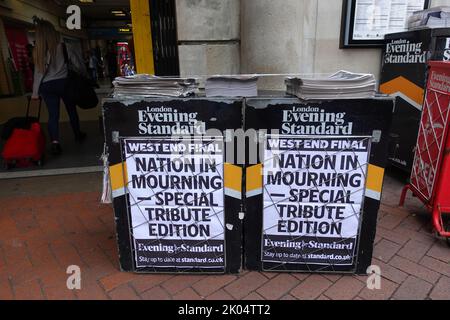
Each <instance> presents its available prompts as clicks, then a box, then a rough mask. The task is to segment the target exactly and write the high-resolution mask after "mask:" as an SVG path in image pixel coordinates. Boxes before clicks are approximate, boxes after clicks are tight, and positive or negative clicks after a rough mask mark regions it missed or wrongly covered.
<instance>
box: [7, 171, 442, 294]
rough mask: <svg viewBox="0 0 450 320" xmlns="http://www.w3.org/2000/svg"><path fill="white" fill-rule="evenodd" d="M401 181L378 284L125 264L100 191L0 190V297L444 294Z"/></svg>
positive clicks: (381, 228)
mask: <svg viewBox="0 0 450 320" xmlns="http://www.w3.org/2000/svg"><path fill="white" fill-rule="evenodd" d="M2 183H3V182H0V190H2ZM40 183H41V182H40ZM27 184H28V185H30V184H32V183H31V182H29V181H28V182H27ZM401 187H402V183H401V182H400V181H399V179H397V178H395V177H392V176H387V177H386V179H385V185H384V193H383V201H382V205H381V208H380V212H379V223H378V227H377V237H376V244H375V247H374V254H373V261H372V263H373V264H376V265H378V266H380V268H381V272H382V281H381V289H380V290H369V289H368V288H367V286H366V279H367V277H364V276H352V275H334V274H333V275H331V274H322V275H318V274H302V273H298V274H296V273H290V274H288V273H267V272H243V273H242V274H240V275H223V276H217V275H214V276H205V275H171V274H158V275H138V274H130V273H124V272H120V271H119V268H118V261H117V247H116V242H115V231H114V219H113V212H112V208H111V207H110V206H108V205H101V204H99V202H98V199H99V192H98V191H95V192H92V191H90V192H73V193H65V194H58V193H57V192H53V191H52V193H50V194H44V195H42V194H39V193H37V192H30V193H24V192H21V193H20V194H19V195H0V299H2V300H3V299H126V300H133V299H185V300H200V299H205V300H232V299H245V300H248V299H250V300H260V299H282V300H295V299H321V300H322V299H324V300H329V299H356V300H360V299H364V300H372V299H443V300H448V299H450V248H448V247H447V245H446V244H445V241H443V240H440V239H437V238H435V237H434V236H433V235H432V234H431V225H430V219H429V215H428V214H427V212H426V211H425V210H424V209H423V207H422V205H421V204H420V203H419V202H418V201H417V200H416V199H414V198H412V197H411V196H409V197H408V199H407V201H406V207H405V208H399V207H398V206H397V202H398V199H399V194H400V191H401ZM18 188H19V189H20V186H19V187H18ZM36 193H37V194H36ZM24 194H26V195H24ZM69 265H78V266H80V268H81V276H82V280H81V289H80V290H68V289H67V287H66V281H67V277H68V275H67V274H66V268H67V266H69Z"/></svg>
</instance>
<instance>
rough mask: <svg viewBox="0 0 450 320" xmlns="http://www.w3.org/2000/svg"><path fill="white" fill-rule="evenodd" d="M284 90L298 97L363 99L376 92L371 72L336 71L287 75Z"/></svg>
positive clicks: (371, 96) (370, 96)
mask: <svg viewBox="0 0 450 320" xmlns="http://www.w3.org/2000/svg"><path fill="white" fill-rule="evenodd" d="M285 83H286V92H287V93H288V94H292V95H295V96H297V97H299V98H300V99H304V100H309V99H365V98H373V97H374V96H375V94H376V87H377V85H376V80H375V76H374V75H373V74H366V73H353V72H349V71H343V70H341V71H338V72H336V73H334V74H332V75H326V76H323V75H318V76H314V77H304V78H303V77H302V78H298V77H289V78H286V80H285Z"/></svg>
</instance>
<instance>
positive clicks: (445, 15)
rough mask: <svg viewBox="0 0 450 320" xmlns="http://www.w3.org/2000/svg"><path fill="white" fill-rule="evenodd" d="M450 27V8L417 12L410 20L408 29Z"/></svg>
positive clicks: (444, 7)
mask: <svg viewBox="0 0 450 320" xmlns="http://www.w3.org/2000/svg"><path fill="white" fill-rule="evenodd" d="M426 27H428V28H446V27H450V6H439V7H434V8H430V9H426V10H421V11H416V12H414V14H413V15H412V16H411V17H409V19H408V29H410V30H412V29H420V28H426Z"/></svg>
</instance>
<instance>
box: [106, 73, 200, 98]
mask: <svg viewBox="0 0 450 320" xmlns="http://www.w3.org/2000/svg"><path fill="white" fill-rule="evenodd" d="M113 85H114V90H113V97H115V98H119V97H125V96H126V97H129V96H133V97H142V98H145V97H161V96H166V97H188V96H192V95H195V93H197V92H198V81H197V79H194V78H175V77H157V76H152V75H148V74H137V75H133V76H128V77H117V78H116V79H114V81H113Z"/></svg>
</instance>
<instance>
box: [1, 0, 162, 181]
mask: <svg viewBox="0 0 450 320" xmlns="http://www.w3.org/2000/svg"><path fill="white" fill-rule="evenodd" d="M73 4H76V5H77V6H78V7H79V8H80V9H81V12H80V13H81V29H80V30H76V29H75V30H68V28H67V27H66V22H67V21H68V18H70V16H71V14H73V12H69V9H68V8H69V6H70V5H73ZM154 6H156V8H154V9H158V8H157V4H154ZM154 14H157V10H155V13H154ZM34 17H38V18H44V19H46V20H48V21H50V22H52V24H53V25H54V26H55V28H56V29H57V30H58V31H59V32H60V33H61V35H62V38H63V40H64V42H65V43H66V46H67V47H68V48H70V50H73V51H75V52H76V53H77V55H79V56H80V57H82V59H83V60H84V62H85V64H86V68H87V70H88V71H89V75H90V76H91V78H92V80H93V81H95V82H96V83H97V86H96V89H95V90H96V93H97V96H98V98H99V105H98V106H97V107H96V108H93V109H89V110H82V109H79V108H78V113H79V117H80V121H81V129H82V130H83V131H84V132H86V134H87V139H86V140H85V141H84V142H83V143H82V144H80V143H77V142H75V139H74V137H73V134H72V132H71V128H70V125H69V122H68V116H67V113H66V110H65V108H64V106H63V103H62V102H61V114H60V130H61V147H62V150H63V152H62V154H61V155H58V156H52V155H51V154H50V152H49V150H47V152H46V155H45V159H44V162H43V164H42V165H41V166H29V167H26V168H20V166H17V167H15V168H12V169H11V168H6V166H5V165H2V167H1V168H0V178H12V177H23V176H26V177H28V176H35V175H51V174H60V173H75V172H89V171H99V170H101V162H100V157H101V154H102V152H103V128H102V114H101V113H102V111H101V100H102V99H103V98H104V97H106V96H107V95H108V94H109V93H110V92H111V88H112V80H113V79H114V78H115V77H116V76H124V75H131V74H134V73H136V67H135V61H134V60H135V58H134V42H133V25H132V16H131V10H130V1H129V0H113V1H110V0H95V1H86V0H84V1H69V0H41V1H26V0H24V1H9V0H6V1H2V2H0V47H1V50H0V131H1V130H2V125H4V124H5V123H6V122H7V121H8V120H9V119H11V118H14V117H24V116H25V115H26V110H27V101H28V100H27V96H29V95H30V94H31V91H32V85H33V68H34V66H33V58H32V50H33V45H34V41H35V31H34V26H33V19H34ZM92 65H95V68H92ZM160 73H161V70H160ZM42 104H43V105H42V112H41V116H40V122H41V125H42V128H43V131H44V134H45V135H47V136H48V133H47V128H46V126H47V119H48V114H47V110H46V109H47V108H46V106H45V103H44V102H43V103H42ZM37 112H38V102H37V101H32V102H31V106H30V116H35V115H36V114H37ZM3 144H4V140H2V141H1V142H0V150H1V149H2V145H3ZM47 149H48V148H47Z"/></svg>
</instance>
